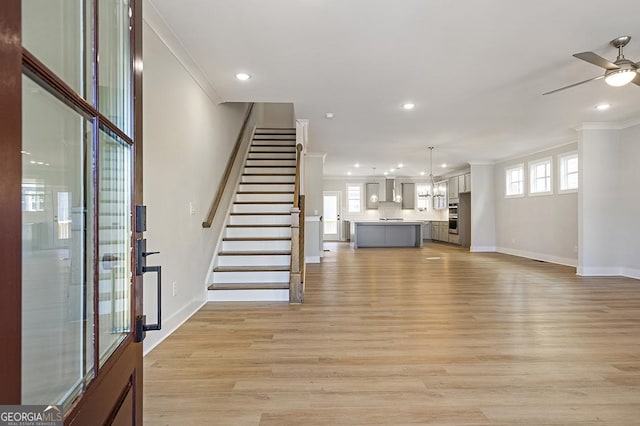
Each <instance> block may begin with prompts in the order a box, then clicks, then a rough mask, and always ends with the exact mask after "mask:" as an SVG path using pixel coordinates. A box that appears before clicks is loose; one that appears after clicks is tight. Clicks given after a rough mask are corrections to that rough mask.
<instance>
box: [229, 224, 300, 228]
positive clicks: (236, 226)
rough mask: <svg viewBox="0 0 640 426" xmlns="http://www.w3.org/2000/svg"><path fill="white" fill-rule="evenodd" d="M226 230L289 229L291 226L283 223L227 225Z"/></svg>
mask: <svg viewBox="0 0 640 426" xmlns="http://www.w3.org/2000/svg"><path fill="white" fill-rule="evenodd" d="M227 228H291V225H287V224H284V223H273V224H271V223H266V224H265V223H260V224H242V225H227Z"/></svg>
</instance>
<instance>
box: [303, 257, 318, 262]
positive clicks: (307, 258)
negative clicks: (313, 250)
mask: <svg viewBox="0 0 640 426" xmlns="http://www.w3.org/2000/svg"><path fill="white" fill-rule="evenodd" d="M304 263H320V256H305V257H304Z"/></svg>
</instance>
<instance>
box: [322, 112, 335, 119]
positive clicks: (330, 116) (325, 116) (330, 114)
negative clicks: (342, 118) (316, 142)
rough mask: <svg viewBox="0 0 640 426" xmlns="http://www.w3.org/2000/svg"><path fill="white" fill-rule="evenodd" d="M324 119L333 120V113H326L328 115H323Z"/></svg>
mask: <svg viewBox="0 0 640 426" xmlns="http://www.w3.org/2000/svg"><path fill="white" fill-rule="evenodd" d="M324 118H329V119H331V118H333V113H332V112H328V113H326V114H325V115H324Z"/></svg>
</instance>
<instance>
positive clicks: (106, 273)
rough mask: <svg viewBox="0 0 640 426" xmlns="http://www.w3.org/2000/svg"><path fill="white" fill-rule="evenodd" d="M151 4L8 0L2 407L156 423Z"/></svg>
mask: <svg viewBox="0 0 640 426" xmlns="http://www.w3.org/2000/svg"><path fill="white" fill-rule="evenodd" d="M141 4H142V1H141V0H100V1H97V0H77V1H65V2H42V1H38V0H22V1H20V0H3V1H2V2H0V90H1V91H2V96H0V135H1V136H0V137H1V138H2V140H1V141H0V142H1V143H0V173H1V174H2V179H1V183H0V208H1V214H2V219H1V220H0V235H2V242H1V243H0V244H1V250H0V271H2V284H1V285H0V321H1V322H2V324H3V327H0V341H2V342H3V345H4V347H3V348H2V350H1V351H0V377H2V378H3V379H2V381H3V384H2V386H0V405H19V404H21V405H58V406H60V407H61V408H62V410H63V412H64V422H65V424H73V425H85V424H87V425H98V424H118V425H131V424H142V343H141V337H142V336H140V335H136V320H137V319H138V318H139V317H140V316H141V315H142V312H141V311H142V277H141V276H140V275H138V274H136V269H137V260H136V258H137V256H136V250H135V247H136V241H137V240H139V239H141V238H142V232H138V231H139V230H136V226H135V224H136V208H135V206H136V205H137V204H142V167H141V166H142V143H141V142H142V120H141V117H142V66H141V64H142V59H141V58H142V49H141V48H142V10H141ZM52 218H55V220H52Z"/></svg>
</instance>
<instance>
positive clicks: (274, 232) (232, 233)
mask: <svg viewBox="0 0 640 426" xmlns="http://www.w3.org/2000/svg"><path fill="white" fill-rule="evenodd" d="M226 236H227V237H228V238H252V237H255V238H291V228H227V230H226Z"/></svg>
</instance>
